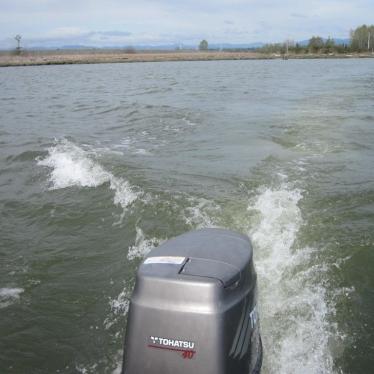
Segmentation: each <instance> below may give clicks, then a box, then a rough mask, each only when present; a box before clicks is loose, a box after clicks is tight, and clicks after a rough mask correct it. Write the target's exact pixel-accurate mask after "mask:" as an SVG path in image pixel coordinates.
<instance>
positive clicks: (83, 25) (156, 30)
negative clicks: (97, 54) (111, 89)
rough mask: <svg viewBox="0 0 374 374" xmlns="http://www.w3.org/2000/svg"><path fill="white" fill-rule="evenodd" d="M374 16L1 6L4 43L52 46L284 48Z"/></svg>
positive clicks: (232, 8) (241, 0) (176, 6)
mask: <svg viewBox="0 0 374 374" xmlns="http://www.w3.org/2000/svg"><path fill="white" fill-rule="evenodd" d="M373 13H374V1H373V0H356V1H354V2H353V1H351V0H310V1H308V2H300V1H297V0H282V1H280V0H204V1H201V0H188V1H186V0H137V1H130V0H106V1H105V2H104V1H101V0H79V1H77V0H64V1H61V0H1V1H0V35H1V36H2V37H3V38H5V39H8V41H9V40H11V38H12V37H13V36H14V35H16V34H21V35H23V37H24V42H26V41H27V42H28V43H30V45H36V44H37V43H39V44H40V43H42V44H43V45H46V46H51V45H53V46H61V45H65V44H84V45H93V46H108V45H118V46H122V45H130V44H154V45H157V44H165V43H184V44H196V43H198V41H199V40H201V39H202V38H207V39H208V41H209V42H211V43H230V42H231V43H250V42H258V41H262V42H277V41H282V40H284V39H287V38H292V39H294V40H302V39H306V38H309V37H310V36H311V35H321V36H324V37H326V36H328V35H332V36H334V37H347V36H348V34H349V30H350V29H351V28H354V27H356V26H359V25H360V24H363V23H372V22H373V20H372V14H373ZM264 20H266V23H265V24H264ZM3 45H4V42H3V43H1V42H0V46H3Z"/></svg>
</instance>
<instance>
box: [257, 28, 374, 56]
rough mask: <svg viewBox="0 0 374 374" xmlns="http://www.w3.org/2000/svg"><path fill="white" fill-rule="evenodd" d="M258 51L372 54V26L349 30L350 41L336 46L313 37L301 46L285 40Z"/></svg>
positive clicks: (329, 41)
mask: <svg viewBox="0 0 374 374" xmlns="http://www.w3.org/2000/svg"><path fill="white" fill-rule="evenodd" d="M258 50H259V51H260V52H264V53H279V54H287V53H294V54H302V53H318V54H320V53H325V54H330V53H351V52H374V25H371V26H367V25H362V26H360V27H357V28H356V29H354V30H351V32H350V40H349V42H347V43H340V44H337V43H336V42H335V40H334V39H332V38H327V39H323V38H322V37H320V36H313V37H311V38H310V39H309V41H308V43H306V44H303V45H301V44H300V43H295V42H294V41H293V40H286V41H285V42H284V43H275V44H266V45H265V46H263V47H261V48H259V49H258Z"/></svg>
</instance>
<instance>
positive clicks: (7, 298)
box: [0, 287, 25, 309]
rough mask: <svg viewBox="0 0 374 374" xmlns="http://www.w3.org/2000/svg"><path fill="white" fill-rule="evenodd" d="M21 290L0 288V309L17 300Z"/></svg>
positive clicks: (22, 290)
mask: <svg viewBox="0 0 374 374" xmlns="http://www.w3.org/2000/svg"><path fill="white" fill-rule="evenodd" d="M24 291H25V290H24V289H23V288H7V287H5V288H0V309H3V308H6V307H8V306H9V305H12V304H13V303H15V302H16V301H18V300H19V298H20V294H21V293H23V292H24Z"/></svg>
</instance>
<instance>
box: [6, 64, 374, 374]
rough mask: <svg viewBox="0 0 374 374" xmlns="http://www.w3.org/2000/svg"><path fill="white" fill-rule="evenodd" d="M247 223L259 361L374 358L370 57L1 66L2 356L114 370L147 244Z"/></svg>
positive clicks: (40, 367) (320, 366) (17, 362)
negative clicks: (260, 346) (261, 352)
mask: <svg viewBox="0 0 374 374" xmlns="http://www.w3.org/2000/svg"><path fill="white" fill-rule="evenodd" d="M202 227H226V228H229V229H233V230H236V231H239V232H242V233H245V234H248V235H250V236H251V239H252V242H253V246H254V252H255V263H256V268H257V272H258V285H259V295H260V300H259V304H260V305H259V308H260V317H261V329H262V337H263V343H264V350H265V356H264V366H263V373H264V374H269V373H274V374H279V373H281V374H290V373H291V374H292V373H297V374H309V373H337V374H339V373H360V374H361V373H371V372H372V368H373V367H374V291H373V290H374V271H373V269H374V60H373V59H365V60H363V59H362V60H359V59H352V60H327V61H325V60H301V61H292V60H289V61H280V60H277V61H216V62H174V63H173V62H170V63H169V62H165V63H134V64H105V65H73V66H41V67H17V68H2V69H1V70H0V373H48V374H49V373H83V374H89V373H118V372H119V370H120V363H121V359H122V346H123V337H124V331H125V322H126V314H127V310H128V297H129V296H130V294H131V290H132V287H133V284H134V275H135V272H136V269H137V267H138V265H139V263H140V262H141V261H142V258H143V257H144V255H145V254H146V253H148V251H149V250H150V249H151V248H152V247H154V246H156V245H158V244H159V243H161V242H163V241H164V240H166V239H168V238H171V237H173V236H175V235H178V234H181V233H183V232H185V231H188V230H192V229H196V228H202Z"/></svg>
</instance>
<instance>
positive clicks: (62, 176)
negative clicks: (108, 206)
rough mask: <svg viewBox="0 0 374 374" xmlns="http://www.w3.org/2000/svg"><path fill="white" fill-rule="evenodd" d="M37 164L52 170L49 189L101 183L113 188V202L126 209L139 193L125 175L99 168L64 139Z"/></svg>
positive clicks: (83, 151) (76, 147)
mask: <svg viewBox="0 0 374 374" xmlns="http://www.w3.org/2000/svg"><path fill="white" fill-rule="evenodd" d="M38 165H40V166H47V167H49V168H50V169H51V173H50V177H49V181H50V189H60V188H67V187H73V186H77V187H98V186H101V185H102V184H104V183H108V184H109V188H110V189H111V190H113V191H114V203H115V204H117V205H121V206H122V208H126V207H127V206H128V205H130V204H131V203H133V202H134V201H135V200H136V199H137V197H138V196H139V192H137V191H135V189H134V187H132V186H131V185H130V183H129V182H128V181H127V180H125V179H124V178H117V177H115V176H114V175H113V174H111V173H110V172H108V171H106V170H105V169H104V168H102V167H101V166H100V165H99V164H98V163H97V162H96V161H95V160H94V159H93V157H92V153H90V152H88V151H85V150H83V149H82V148H80V147H78V146H76V145H75V144H73V143H72V142H69V141H68V140H66V139H64V140H62V141H60V142H58V143H57V144H56V145H55V146H53V147H51V148H49V149H48V156H47V157H45V158H44V159H41V160H38Z"/></svg>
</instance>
